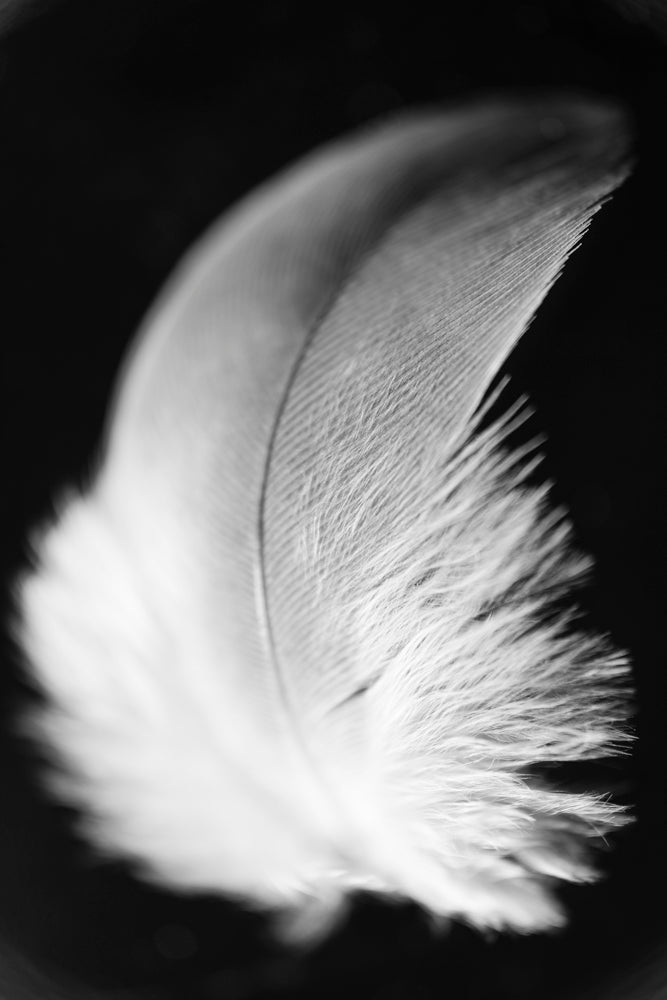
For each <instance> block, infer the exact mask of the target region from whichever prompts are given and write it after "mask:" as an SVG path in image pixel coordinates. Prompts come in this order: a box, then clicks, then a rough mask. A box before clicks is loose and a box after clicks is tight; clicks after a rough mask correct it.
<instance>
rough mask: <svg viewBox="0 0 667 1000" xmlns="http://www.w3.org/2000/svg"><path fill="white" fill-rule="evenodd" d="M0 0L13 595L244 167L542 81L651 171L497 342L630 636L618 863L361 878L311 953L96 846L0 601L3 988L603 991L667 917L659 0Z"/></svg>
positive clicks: (212, 998)
mask: <svg viewBox="0 0 667 1000" xmlns="http://www.w3.org/2000/svg"><path fill="white" fill-rule="evenodd" d="M3 11H4V13H3ZM8 11H9V13H7V12H8ZM0 15H1V16H0V324H1V326H0V331H1V333H0V348H1V350H2V361H1V363H0V371H1V375H2V392H1V395H0V399H1V402H2V423H1V427H2V459H3V466H2V468H3V478H2V483H1V485H0V504H1V510H2V522H1V523H2V531H1V532H0V545H1V547H2V572H3V578H2V583H3V591H4V593H5V595H6V594H7V592H8V588H9V584H10V581H11V578H12V574H13V573H14V572H15V571H16V569H17V567H19V566H20V564H21V562H22V560H23V558H24V552H25V541H24V539H25V534H26V531H27V529H28V527H29V525H31V524H32V523H34V521H35V520H36V519H38V518H39V517H40V516H42V515H43V514H44V513H45V512H46V511H47V510H48V503H49V497H50V496H51V494H52V493H53V491H54V489H56V488H57V487H58V486H59V485H61V484H62V483H64V482H66V481H67V480H70V479H76V477H77V476H79V475H80V474H81V472H82V471H83V470H84V469H85V467H86V462H87V461H88V460H89V458H90V457H91V455H92V453H93V448H94V444H95V442H96V439H97V437H98V434H99V431H100V426H101V421H102V417H103V413H104V408H105V403H106V400H107V397H108V393H109V389H110V386H111V384H112V380H113V377H114V373H115V371H116V368H117V365H118V362H119V359H120V357H121V354H122V352H123V350H124V348H125V346H126V345H127V343H128V340H129V339H130V338H131V336H132V334H133V331H134V330H135V328H136V326H137V323H138V321H139V320H140V319H141V317H142V315H143V313H144V312H145V310H146V308H147V307H148V305H149V304H150V302H151V300H152V298H153V296H154V295H155V293H156V291H157V290H158V288H159V286H160V284H161V282H162V281H163V279H164V278H165V277H166V275H167V274H168V272H169V270H170V268H171V267H172V266H173V265H174V263H175V262H176V260H177V259H178V258H179V255H180V254H181V253H182V252H183V251H184V249H185V248H186V247H188V245H189V244H190V243H191V241H192V240H193V238H195V237H196V236H197V235H198V234H199V233H200V232H201V230H202V229H203V228H204V227H205V226H206V225H207V224H208V223H209V222H210V221H211V220H212V219H213V218H214V217H215V216H216V215H217V214H218V213H219V212H220V211H221V210H223V209H224V208H225V207H226V206H227V205H229V204H230V203H232V202H233V201H234V200H235V199H236V198H238V197H239V196H240V195H241V194H243V193H244V192H245V191H247V190H248V189H249V188H251V187H252V186H254V185H255V184H256V183H257V182H259V181H261V180H262V179H264V178H265V177H267V176H268V175H270V174H271V173H273V172H274V171H275V170H276V169H278V168H279V167H281V166H282V165H284V164H286V163H288V162H289V161H291V160H293V159H294V158H296V157H297V156H299V155H300V154H302V153H304V152H305V151H307V150H309V149H311V148H312V147H313V146H314V145H316V144H318V143H320V142H322V141H324V140H326V139H328V138H330V137H332V136H335V135H338V134H339V133H341V132H342V131H344V130H346V129H349V128H351V127H353V126H355V125H357V124H358V123H361V122H363V121H364V120H366V119H368V118H371V117H373V116H375V115H377V114H379V113H383V112H387V111H390V110H391V109H393V108H402V107H406V106H410V105H417V104H420V103H424V102H429V103H432V102H437V101H438V100H441V99H447V100H451V99H453V98H456V96H457V95H459V94H468V93H471V92H476V91H479V90H484V89H489V88H491V89H497V88H499V87H501V86H502V87H512V88H516V87H523V88H525V87H528V88H532V87H535V86H541V85H567V86H573V85H577V86H584V87H586V88H588V89H592V90H594V91H597V92H601V93H604V94H611V95H616V96H618V97H620V98H621V99H623V100H624V101H625V102H626V103H627V104H628V105H629V107H630V109H631V111H632V113H633V115H634V117H635V120H636V125H637V131H638V149H639V166H638V169H637V171H636V174H635V176H634V178H633V180H632V181H631V182H630V183H628V184H627V185H626V186H625V188H624V189H623V190H622V191H621V193H620V194H619V195H618V196H617V197H616V198H615V199H614V201H613V202H612V203H611V205H609V206H607V207H606V208H605V210H604V211H603V212H602V213H601V214H600V215H599V216H597V217H596V220H595V222H594V225H593V227H592V230H591V233H590V235H589V237H587V239H586V241H585V243H584V246H583V248H582V249H581V250H580V251H579V252H578V253H577V254H576V255H575V257H574V258H573V259H572V261H571V263H570V264H569V265H568V268H567V271H566V274H565V276H564V278H563V279H562V280H561V282H560V283H559V284H558V286H557V287H556V289H555V290H554V292H553V293H552V295H551V296H550V297H549V300H548V302H547V303H546V304H545V306H544V307H543V308H542V310H541V311H540V314H539V317H538V319H537V321H536V322H535V323H534V325H533V327H532V328H531V330H530V332H529V334H528V335H527V336H526V337H525V339H524V340H523V342H522V344H521V346H520V348H519V349H518V350H517V351H516V352H515V353H514V355H513V357H512V359H511V360H510V363H509V365H508V369H509V370H511V371H513V372H514V376H515V384H516V386H517V387H518V388H519V389H524V390H526V391H527V392H529V394H530V396H531V398H532V400H533V403H534V405H535V408H536V410H537V414H536V417H535V422H536V424H537V427H538V429H543V430H544V431H546V432H547V433H548V436H549V442H548V445H547V447H546V451H547V459H546V471H547V472H548V474H549V475H551V476H552V477H553V478H554V480H555V483H556V486H555V490H554V492H555V498H556V499H557V500H558V501H562V502H565V503H567V504H568V505H569V507H570V509H571V511H572V517H573V520H574V523H575V527H576V530H577V534H578V536H579V538H580V540H581V542H582V543H583V544H584V545H585V546H586V547H587V548H588V549H589V550H590V551H592V552H593V554H594V555H595V557H596V559H597V566H598V570H597V575H596V577H595V580H594V584H593V586H592V587H591V588H590V590H589V591H588V592H587V597H586V600H587V610H588V612H589V614H590V616H591V619H592V620H593V622H594V623H595V624H597V625H598V626H600V627H602V628H604V629H608V630H610V631H611V632H612V634H613V635H614V637H615V639H616V640H617V642H619V643H620V644H621V645H623V646H626V647H627V648H628V649H629V650H630V652H631V654H632V657H633V661H634V664H635V669H636V677H637V687H638V713H637V728H638V732H639V736H640V740H639V744H638V749H637V750H636V752H635V753H634V755H633V757H632V758H631V760H629V761H628V762H627V763H626V764H623V765H621V766H619V768H618V773H617V774H616V776H615V778H616V782H617V785H618V787H619V791H620V794H621V795H625V796H626V797H627V798H628V799H631V800H632V801H634V802H636V803H637V814H638V823H637V824H636V825H635V827H634V828H633V829H632V830H631V831H630V832H628V833H627V834H625V835H623V836H621V837H619V838H617V839H616V843H615V851H614V852H613V853H611V854H610V855H609V857H608V858H606V859H605V861H604V864H605V866H606V868H607V871H608V877H607V879H606V881H605V882H604V883H602V884H601V885H598V886H596V887H592V888H583V889H582V888H578V889H573V890H569V891H566V893H565V896H566V898H567V900H568V902H569V904H570V906H571V910H572V914H573V919H572V923H571V926H570V928H569V929H568V930H567V931H565V932H564V933H562V934H559V935H557V936H553V937H535V938H530V939H521V938H502V939H498V940H497V941H491V942H485V941H483V940H482V939H481V938H480V937H479V936H478V935H476V934H474V933H473V932H471V931H469V930H467V929H466V928H463V927H458V928H454V929H453V930H452V931H451V932H450V933H449V934H448V935H441V936H434V935H433V932H432V930H431V929H430V928H429V926H428V923H427V921H426V920H425V919H424V918H423V916H421V915H420V913H419V912H418V911H416V910H415V909H413V908H411V907H409V906H402V905H400V906H399V905H391V906H390V905H388V904H386V903H381V902H379V901H377V900H371V899H365V900H360V901H359V903H358V905H357V906H355V908H354V911H353V913H352V915H351V918H350V920H349V921H348V923H347V924H346V925H345V926H344V927H343V928H342V929H341V930H340V931H339V932H338V933H337V934H336V935H334V937H333V938H332V939H331V940H330V941H329V942H327V943H326V944H325V945H324V946H322V947H320V948H319V949H317V950H315V951H313V952H311V953H309V954H307V955H297V954H294V953H289V952H284V951H282V950H281V949H279V948H277V947H276V946H274V945H272V944H271V943H270V941H269V940H268V938H267V935H266V933H265V929H264V928H263V927H262V925H261V924H260V923H259V922H258V921H257V920H256V919H254V918H252V917H250V916H249V915H247V914H244V913H242V912H241V911H239V910H237V909H235V908H234V907H232V906H230V905H228V904H226V903H224V902H221V901H216V900H213V899H184V898H178V897H176V896H171V895H169V894H166V893H161V892H157V891H155V890H151V889H148V888H147V887H145V886H143V885H141V884H139V883H138V882H135V881H134V880H133V879H132V877H131V876H130V874H129V873H128V872H127V871H126V870H125V869H124V868H123V867H122V866H106V867H100V866H98V865H96V864H94V863H93V862H92V861H91V859H90V857H89V856H88V855H87V854H86V852H85V851H83V850H82V847H81V845H80V844H79V843H78V841H77V840H76V838H75V837H74V836H73V835H72V833H71V817H70V815H69V813H68V812H67V811H66V810H64V809H61V808H57V807H55V806H54V805H52V804H51V803H49V802H47V801H46V800H45V799H44V798H43V797H42V795H41V794H40V792H39V790H38V784H37V781H36V779H35V774H34V762H33V761H32V759H31V757H30V754H29V753H28V752H27V750H26V748H25V747H23V746H22V744H21V743H20V742H19V741H18V740H17V739H16V738H15V737H14V736H13V735H12V727H11V720H12V718H13V717H14V714H15V712H16V708H17V705H19V704H20V703H21V702H22V700H23V699H24V698H25V697H26V696H27V692H26V688H25V684H24V682H23V681H22V679H21V676H20V671H19V670H18V668H17V665H16V657H15V655H14V652H13V650H12V648H11V643H10V641H9V639H8V638H7V635H6V630H5V638H4V640H3V667H2V674H1V675H0V693H1V694H2V698H3V708H2V720H3V729H2V733H3V735H2V737H1V742H0V751H1V753H0V768H1V774H2V798H1V799H0V803H1V806H0V939H1V940H3V941H4V943H3V944H2V945H0V996H1V995H2V990H3V988H4V989H5V990H6V993H7V997H8V998H10V1000H14V998H20V997H23V996H31V997H32V996H36V997H42V996H43V997H45V998H48V997H50V996H56V995H57V994H56V986H55V985H54V986H53V987H45V986H44V985H43V984H42V985H41V986H40V985H39V983H38V980H37V979H34V977H35V976H39V975H40V974H44V975H46V976H48V977H52V980H51V981H52V982H53V983H54V984H57V983H58V982H60V981H70V982H76V983H81V984H85V991H84V993H83V994H82V995H84V996H92V995H93V993H94V992H95V990H97V989H109V990H114V991H115V990H123V994H122V995H123V996H125V995H126V994H125V992H124V991H125V990H129V991H130V995H131V996H135V995H136V996H143V995H144V993H145V992H146V991H148V995H150V996H155V997H160V998H162V997H164V998H167V997H169V998H172V997H173V998H188V1000H197V998H205V1000H250V998H260V997H262V998H263V997H272V998H287V997H297V998H302V997H308V996H321V997H340V996H345V995H350V996H364V997H367V998H369V1000H371V998H377V1000H399V998H400V1000H403V998H404V1000H422V998H424V1000H425V998H436V997H437V998H440V997H443V998H444V997H452V998H456V1000H459V998H462V1000H464V998H471V1000H472V998H474V1000H479V998H492V997H493V998H496V1000H504V998H507V1000H509V998H512V1000H515V998H516V1000H519V998H524V997H531V998H532V997H535V998H538V997H539V998H550V997H552V998H556V997H563V998H564V997H573V998H574V997H578V996H580V995H581V996H583V995H587V996H588V995H590V996H601V997H606V996H611V995H612V993H611V992H608V989H610V988H611V987H610V986H609V984H613V983H614V982H615V981H619V980H622V979H623V977H624V976H626V975H628V974H629V970H632V969H634V968H635V967H636V966H637V965H639V966H642V963H643V962H644V956H645V954H646V953H648V951H649V950H650V949H651V948H653V947H656V948H658V950H660V949H661V948H663V945H662V944H661V942H662V941H663V940H664V941H667V935H665V934H664V930H665V929H664V918H663V916H662V914H663V911H664V906H663V896H664V893H665V888H666V880H665V851H664V849H663V843H664V838H665V815H664V775H665V735H664V729H665V727H664V723H663V716H664V712H665V698H664V695H665V682H664V672H663V671H664V661H665V657H664V650H665V638H664V636H665V628H664V623H663V620H664V608H665V597H666V590H667V583H666V580H665V568H664V567H665V564H666V563H665V526H664V519H663V517H662V516H661V515H662V507H663V504H662V502H661V486H660V484H661V482H662V479H663V477H664V478H667V477H665V464H666V463H665V447H664V443H665V401H664V393H663V384H664V379H665V374H666V373H667V365H666V358H665V351H666V344H667V338H666V336H665V334H666V332H667V331H666V330H665V326H666V323H667V320H666V317H667V302H666V301H665V286H666V283H667V276H666V275H665V264H666V263H667V252H666V248H665V243H666V238H667V237H666V233H667V153H666V150H665V146H664V142H663V133H664V130H665V111H664V108H665V102H666V99H667V32H665V27H666V26H667V18H666V17H665V16H664V14H663V15H661V14H660V9H659V6H658V5H655V6H654V7H653V8H651V6H650V4H642V3H639V2H637V0H635V2H633V0H628V2H627V3H625V5H622V4H621V3H619V4H613V3H605V2H603V0H600V2H586V0H571V2H557V3H556V2H554V3H547V2H523V3H518V2H513V0H508V2H503V0H496V2H492V3H481V2H479V0H469V2H467V3H466V4H461V5H460V6H457V5H455V4H453V3H448V2H447V0H439V3H436V4H431V5H427V4H425V3H422V2H421V0H412V2H405V3H401V4H390V3H384V4H381V3H378V4H372V3H362V2H358V3H350V4H346V3H338V4H334V3H329V2H324V0H322V2H320V3H298V2H288V0H276V2H268V0H267V2H264V3H258V2H248V3H245V4H238V5H231V4H226V3H224V2H223V0H217V2H216V0H213V2H198V0H190V2H187V0H177V2H175V0H78V2H65V0H60V2H59V0H53V2H52V3H49V2H48V0H44V2H42V3H41V4H38V5H37V6H33V8H32V9H31V8H28V7H25V8H24V9H23V10H21V9H20V4H18V3H13V4H12V3H8V2H7V0H5V3H1V4H0ZM12 15H16V17H15V19H14V20H12ZM4 605H5V607H6V606H7V598H6V596H5V598H4ZM663 935H664V936H663ZM664 950H665V951H666V952H667V948H665V949H664ZM3 962H5V964H6V970H5V971H4V973H3V966H2V963H3ZM665 967H666V969H667V958H666V966H665ZM22 970H23V971H22ZM31 970H32V971H31ZM40 970H41V971H40ZM652 974H654V975H660V974H661V973H660V972H659V971H658V972H656V971H655V970H654V972H653V973H652ZM3 975H4V977H5V978H4V979H3ZM11 977H14V986H13V987H10V986H9V985H8V984H9V982H10V979H11ZM5 980H6V982H5ZM660 982H661V985H659V986H658V987H657V990H658V991H657V992H655V993H654V994H649V992H647V990H648V987H647V988H646V989H645V990H644V992H643V993H641V995H642V996H643V997H648V996H649V995H651V996H655V997H659V996H667V971H666V972H665V974H664V976H663V978H662V980H661V981H660ZM21 984H23V985H21ZM587 991H588V992H587ZM62 995H63V996H67V997H71V998H75V997H76V996H78V995H79V993H78V990H77V988H76V987H75V986H72V987H68V988H67V990H66V992H65V993H63V994H62ZM95 995H97V994H96V993H95ZM113 995H116V994H115V993H113Z"/></svg>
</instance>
